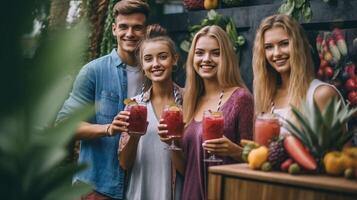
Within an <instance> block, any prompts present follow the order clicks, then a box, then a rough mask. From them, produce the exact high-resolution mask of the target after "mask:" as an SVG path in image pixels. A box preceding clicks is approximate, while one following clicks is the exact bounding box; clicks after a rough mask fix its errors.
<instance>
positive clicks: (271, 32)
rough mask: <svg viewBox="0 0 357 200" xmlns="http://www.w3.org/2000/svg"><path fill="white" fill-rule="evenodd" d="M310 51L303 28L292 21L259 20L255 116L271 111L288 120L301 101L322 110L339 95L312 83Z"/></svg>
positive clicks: (284, 17) (284, 18)
mask: <svg viewBox="0 0 357 200" xmlns="http://www.w3.org/2000/svg"><path fill="white" fill-rule="evenodd" d="M310 51H311V49H310V45H309V41H308V39H307V37H306V34H305V32H304V30H303V28H302V27H301V25H300V24H299V23H298V22H297V21H296V20H294V19H293V18H292V17H290V16H287V15H282V14H279V15H273V16H269V17H267V18H265V19H263V20H262V22H261V24H260V26H259V28H258V30H257V32H256V37H255V41H254V49H253V61H252V63H253V74H254V81H253V91H254V100H255V111H256V113H261V112H270V111H271V110H273V112H275V113H276V114H278V115H280V116H281V117H283V118H289V116H290V106H291V105H292V106H294V107H297V108H301V103H302V102H303V101H304V100H307V101H308V102H309V103H313V100H315V101H316V102H317V105H318V106H319V108H320V109H322V108H324V106H325V105H326V104H327V103H328V101H329V100H330V99H331V98H332V97H334V96H338V95H339V94H338V91H337V90H336V88H334V87H333V86H331V85H329V84H327V83H323V82H321V81H319V80H317V79H314V74H313V70H314V63H313V60H312V57H311V52H310ZM282 130H284V129H282Z"/></svg>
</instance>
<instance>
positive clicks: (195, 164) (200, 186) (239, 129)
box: [182, 88, 254, 200]
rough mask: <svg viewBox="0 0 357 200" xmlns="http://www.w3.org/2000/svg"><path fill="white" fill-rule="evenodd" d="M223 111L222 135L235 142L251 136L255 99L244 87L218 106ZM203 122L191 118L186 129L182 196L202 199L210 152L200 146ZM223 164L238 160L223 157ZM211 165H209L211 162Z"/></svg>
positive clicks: (204, 197) (204, 191)
mask: <svg viewBox="0 0 357 200" xmlns="http://www.w3.org/2000/svg"><path fill="white" fill-rule="evenodd" d="M221 111H223V114H224V135H225V136H226V137H227V138H228V139H230V140H231V141H233V142H235V143H237V144H238V143H239V142H240V139H252V137H253V116H254V103H253V97H252V95H251V93H250V92H249V91H248V90H247V89H243V88H238V89H236V90H235V91H234V92H233V93H232V95H231V96H230V97H229V99H228V100H227V101H226V102H225V103H224V104H223V106H222V107H221ZM201 124H202V123H201V122H197V121H195V120H193V121H192V122H191V123H190V124H189V125H188V126H187V128H186V129H185V133H184V137H183V150H184V155H185V158H186V170H185V179H184V186H183V193H182V200H201V199H206V198H207V191H206V188H207V185H206V184H207V169H208V166H207V163H205V162H203V160H204V158H206V157H208V156H209V155H208V154H207V153H205V152H204V151H203V148H202V142H203V141H202V125H201ZM222 159H223V164H231V163H235V162H237V161H235V160H233V159H232V158H230V157H222ZM210 166H211V165H210Z"/></svg>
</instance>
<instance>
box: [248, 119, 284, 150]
mask: <svg viewBox="0 0 357 200" xmlns="http://www.w3.org/2000/svg"><path fill="white" fill-rule="evenodd" d="M279 134H280V122H279V118H278V117H277V116H276V115H274V114H270V113H265V114H264V113H262V114H260V115H258V116H257V118H256V119H255V124H254V141H255V142H256V143H258V144H260V145H264V146H269V143H270V141H271V140H272V139H273V137H277V136H279Z"/></svg>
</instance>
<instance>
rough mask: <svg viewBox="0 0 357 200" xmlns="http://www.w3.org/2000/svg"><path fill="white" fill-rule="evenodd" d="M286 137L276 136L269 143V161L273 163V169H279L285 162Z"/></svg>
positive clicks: (286, 155) (286, 156)
mask: <svg viewBox="0 0 357 200" xmlns="http://www.w3.org/2000/svg"><path fill="white" fill-rule="evenodd" d="M283 140H284V137H275V138H273V140H272V141H271V142H270V144H269V157H268V161H269V162H270V163H271V165H272V167H273V169H279V168H280V165H281V163H283V162H284V161H285V160H286V159H287V158H288V154H287V153H286V151H285V149H284V145H283Z"/></svg>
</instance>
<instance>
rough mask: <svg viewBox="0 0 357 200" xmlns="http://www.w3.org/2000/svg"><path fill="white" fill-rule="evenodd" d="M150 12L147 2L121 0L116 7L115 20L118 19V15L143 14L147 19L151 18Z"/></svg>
mask: <svg viewBox="0 0 357 200" xmlns="http://www.w3.org/2000/svg"><path fill="white" fill-rule="evenodd" d="M149 11H150V9H149V5H148V4H147V3H146V1H145V0H120V1H119V2H118V3H116V4H115V5H114V8H113V16H114V19H116V17H117V16H118V15H131V14H135V13H142V14H144V15H145V17H146V19H147V18H148V17H149Z"/></svg>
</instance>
